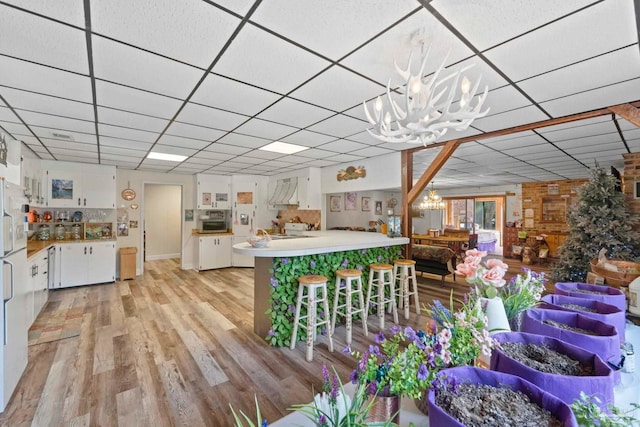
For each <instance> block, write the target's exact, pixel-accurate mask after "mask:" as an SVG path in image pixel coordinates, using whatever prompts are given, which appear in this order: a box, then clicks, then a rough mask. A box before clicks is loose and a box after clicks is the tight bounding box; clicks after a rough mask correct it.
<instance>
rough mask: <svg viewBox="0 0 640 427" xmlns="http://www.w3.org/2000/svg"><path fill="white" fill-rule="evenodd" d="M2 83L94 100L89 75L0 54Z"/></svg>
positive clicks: (40, 91) (46, 92)
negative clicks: (81, 74)
mask: <svg viewBox="0 0 640 427" xmlns="http://www.w3.org/2000/svg"><path fill="white" fill-rule="evenodd" d="M0 70H2V84H3V85H5V86H12V87H14V88H17V89H24V90H30V91H33V92H39V93H44V94H49V95H54V96H59V97H61V98H70V99H74V100H77V101H84V102H93V95H92V94H91V81H90V80H89V78H88V77H84V76H80V75H77V74H73V73H69V72H67V71H60V70H55V69H53V68H49V67H45V66H42V65H36V64H32V63H29V62H24V61H20V60H17V59H12V58H7V57H6V56H0ZM52 82H55V83H52Z"/></svg>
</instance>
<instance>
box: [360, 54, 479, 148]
mask: <svg viewBox="0 0 640 427" xmlns="http://www.w3.org/2000/svg"><path fill="white" fill-rule="evenodd" d="M430 50H431V48H429V49H428V50H427V52H426V54H425V55H424V58H423V59H422V65H421V67H420V71H419V72H418V73H417V74H415V75H414V74H411V61H412V59H413V52H412V53H411V54H410V55H409V64H408V65H407V69H406V70H402V69H401V68H400V67H399V66H398V64H397V62H396V61H394V62H393V64H394V66H395V68H396V71H397V72H398V74H400V76H401V77H402V78H403V79H404V80H405V81H406V83H405V84H404V85H403V86H401V87H399V88H397V91H399V93H403V92H404V96H403V97H401V99H400V100H401V102H397V101H395V100H394V99H393V98H392V97H391V93H392V89H391V79H389V82H388V83H387V96H386V99H387V104H388V105H387V106H384V105H383V101H382V98H380V96H378V97H377V99H376V101H375V104H374V109H375V111H374V114H373V115H372V114H371V113H369V108H368V107H367V104H366V102H363V105H364V111H365V114H366V115H367V119H368V120H369V123H371V124H372V125H373V128H371V129H367V131H368V132H369V134H371V135H372V136H373V137H374V138H377V139H379V140H381V141H385V142H395V143H403V142H407V143H422V144H423V145H425V146H426V145H427V144H430V143H432V142H435V141H436V140H437V139H439V138H440V137H442V136H443V135H444V134H445V133H446V132H447V130H449V129H455V130H458V131H460V130H465V129H467V128H468V127H469V125H470V124H471V123H472V122H473V121H474V120H475V119H476V118H478V117H484V116H485V115H486V114H487V113H488V112H489V108H487V109H486V110H484V111H482V112H481V111H480V108H482V104H483V103H484V101H485V99H486V97H487V93H488V90H489V88H488V87H487V86H485V88H484V93H483V94H482V95H481V96H480V97H479V98H478V100H477V102H476V104H475V106H473V107H472V106H471V100H472V99H473V97H474V96H475V95H476V91H477V90H478V86H479V84H480V78H478V81H477V82H476V84H475V85H474V86H473V89H472V88H471V81H469V79H468V78H467V77H466V76H462V73H464V72H466V71H467V70H469V69H470V68H471V67H473V64H471V65H468V66H466V67H462V68H459V69H458V71H455V72H452V73H450V74H448V75H446V76H444V77H442V76H441V75H442V74H443V71H444V64H445V62H446V61H447V58H446V57H445V59H444V61H442V64H440V67H438V69H437V70H436V71H435V72H434V73H433V75H431V76H430V77H428V78H424V77H423V76H424V70H425V67H426V64H427V59H428V57H429V51H430ZM447 57H448V55H447ZM459 83H460V84H459ZM458 84H459V87H460V92H461V95H460V97H459V100H458V101H456V102H454V98H455V97H456V93H457V88H458ZM394 91H395V90H394ZM447 92H448V94H447V96H446V98H444V99H442V100H441V98H442V97H443V95H444V94H445V93H447Z"/></svg>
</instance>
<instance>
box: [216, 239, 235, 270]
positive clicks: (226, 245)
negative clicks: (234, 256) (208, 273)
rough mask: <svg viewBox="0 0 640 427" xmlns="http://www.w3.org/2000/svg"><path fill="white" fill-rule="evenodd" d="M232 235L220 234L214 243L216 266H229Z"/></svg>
mask: <svg viewBox="0 0 640 427" xmlns="http://www.w3.org/2000/svg"><path fill="white" fill-rule="evenodd" d="M232 238H233V236H220V237H218V241H217V244H216V267H215V268H226V267H231V241H232Z"/></svg>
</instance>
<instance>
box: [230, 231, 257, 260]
mask: <svg viewBox="0 0 640 427" xmlns="http://www.w3.org/2000/svg"><path fill="white" fill-rule="evenodd" d="M246 241H247V238H246V237H245V236H233V238H232V241H231V243H232V246H233V245H237V244H238V243H245V242H246ZM231 261H232V265H233V266H234V267H254V266H255V258H254V257H252V256H247V255H240V254H237V253H235V252H233V247H232V248H231Z"/></svg>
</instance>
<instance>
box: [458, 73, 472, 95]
mask: <svg viewBox="0 0 640 427" xmlns="http://www.w3.org/2000/svg"><path fill="white" fill-rule="evenodd" d="M460 90H461V91H462V93H463V94H467V93H469V91H470V90H471V81H470V80H469V79H468V78H467V76H464V77H463V78H462V83H461V84H460Z"/></svg>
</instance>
